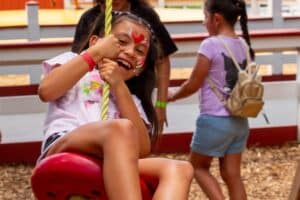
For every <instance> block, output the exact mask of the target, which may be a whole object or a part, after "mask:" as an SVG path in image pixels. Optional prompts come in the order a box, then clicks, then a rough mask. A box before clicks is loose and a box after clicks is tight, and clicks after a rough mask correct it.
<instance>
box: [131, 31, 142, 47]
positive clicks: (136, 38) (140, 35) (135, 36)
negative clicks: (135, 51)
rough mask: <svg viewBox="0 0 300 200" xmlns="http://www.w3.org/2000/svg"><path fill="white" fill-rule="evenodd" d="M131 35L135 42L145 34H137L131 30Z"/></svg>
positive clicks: (138, 41) (139, 40)
mask: <svg viewBox="0 0 300 200" xmlns="http://www.w3.org/2000/svg"><path fill="white" fill-rule="evenodd" d="M131 36H132V39H133V41H134V43H135V44H137V43H140V42H142V41H143V40H144V39H145V36H144V35H143V34H138V33H136V32H132V35H131Z"/></svg>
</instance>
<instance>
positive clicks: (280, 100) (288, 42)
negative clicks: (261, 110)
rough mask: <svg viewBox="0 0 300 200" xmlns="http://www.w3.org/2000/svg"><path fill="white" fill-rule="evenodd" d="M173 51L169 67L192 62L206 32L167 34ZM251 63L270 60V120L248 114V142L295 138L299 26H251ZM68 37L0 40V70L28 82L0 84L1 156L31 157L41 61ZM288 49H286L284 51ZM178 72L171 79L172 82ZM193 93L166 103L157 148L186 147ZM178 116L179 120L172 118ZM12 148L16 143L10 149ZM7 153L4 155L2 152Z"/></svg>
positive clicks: (38, 118)
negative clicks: (288, 69) (288, 66)
mask: <svg viewBox="0 0 300 200" xmlns="http://www.w3.org/2000/svg"><path fill="white" fill-rule="evenodd" d="M172 37H173V39H174V41H175V42H176V44H177V45H178V48H179V51H178V52H177V53H175V54H174V55H172V56H171V63H172V69H173V70H176V69H178V70H181V69H182V68H192V66H193V64H194V62H195V58H196V51H197V49H198V47H199V45H200V43H201V41H202V40H203V39H204V38H206V37H207V34H173V35H172ZM251 38H252V43H253V47H254V49H255V51H256V52H258V53H263V52H269V54H267V55H266V54H261V55H260V54H258V55H257V63H259V64H271V65H272V70H271V71H272V73H271V74H270V75H268V76H264V80H265V82H264V85H265V112H266V113H267V115H268V117H269V120H270V124H267V123H266V122H265V121H264V118H263V117H262V116H261V115H259V116H258V117H257V118H255V119H250V127H251V134H250V138H249V140H248V144H249V145H251V144H256V145H273V144H282V143H284V142H286V141H291V140H297V139H298V123H299V122H298V119H299V117H298V115H299V113H300V112H299V111H298V109H299V105H298V104H299V96H300V95H299V89H298V88H299V83H300V80H299V79H300V78H299V76H297V74H296V73H299V70H298V69H299V68H300V51H299V49H300V30H299V29H276V30H275V29H274V30H272V31H262V30H259V31H251ZM71 42H72V40H70V39H67V40H54V41H44V40H43V41H35V42H28V41H26V42H24V41H23V42H13V43H9V42H6V43H1V44H0V71H1V74H9V73H15V74H18V73H29V74H30V75H31V78H30V79H31V82H30V85H26V86H9V87H0V128H1V132H2V133H3V142H4V144H0V163H1V162H19V161H28V162H34V161H35V159H36V157H37V155H38V153H39V148H40V140H41V139H42V137H43V134H42V126H43V120H44V117H45V112H46V109H47V107H46V104H44V103H41V101H40V100H39V99H38V97H37V95H36V94H37V87H38V83H39V81H40V75H41V61H42V60H44V59H48V58H50V57H52V56H55V55H57V54H59V53H61V52H64V51H66V50H69V49H70V45H71ZM285 51H289V52H292V53H288V54H287V53H285ZM285 63H293V64H294V65H295V69H294V73H293V74H284V73H283V70H282V64H285ZM183 80H184V78H182V79H175V80H172V82H171V87H176V86H178V84H180V83H181V82H182V81H183ZM198 113H199V111H198V100H197V95H193V96H191V97H189V98H186V99H184V100H180V101H178V102H175V103H170V104H169V105H168V122H169V127H166V128H165V133H164V137H163V139H162V141H161V143H160V145H159V146H158V148H157V149H156V151H157V152H186V151H188V150H189V141H190V138H191V134H192V132H193V130H194V121H195V119H196V117H197V115H198ZM179 121H180V123H178V122H179ZM15 149H18V151H16V150H15ZM7 155H10V156H7Z"/></svg>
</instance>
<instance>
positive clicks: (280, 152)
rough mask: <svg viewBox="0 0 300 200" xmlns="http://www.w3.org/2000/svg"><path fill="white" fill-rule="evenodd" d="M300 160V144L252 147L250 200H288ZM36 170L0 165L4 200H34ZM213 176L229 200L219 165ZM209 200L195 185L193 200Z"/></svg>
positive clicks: (245, 172) (247, 162)
mask: <svg viewBox="0 0 300 200" xmlns="http://www.w3.org/2000/svg"><path fill="white" fill-rule="evenodd" d="M155 156H162V157H168V158H173V159H180V160H187V158H188V157H187V154H161V155H155ZM299 160H300V144H299V143H289V144H286V145H283V146H280V147H279V146H276V147H263V148H261V147H260V148H258V147H251V148H249V149H247V150H246V151H245V153H244V157H243V163H242V176H243V180H244V183H245V185H246V190H247V195H248V199H249V200H286V199H287V198H288V195H289V193H290V190H291V187H292V182H293V178H294V176H295V171H296V167H297V161H299ZM32 168H33V166H28V165H20V164H10V165H0V200H33V199H34V198H33V195H32V193H31V188H30V174H31V170H32ZM212 173H213V174H214V175H215V176H216V177H217V179H218V181H219V182H220V183H221V186H222V189H223V191H224V193H225V196H226V197H227V199H228V196H227V193H226V192H227V191H226V186H225V185H224V183H223V182H222V180H221V178H220V176H219V173H218V163H217V161H216V160H214V162H213V166H212ZM199 199H201V200H202V199H206V198H205V196H204V195H203V193H202V192H201V189H200V188H199V187H198V185H197V184H196V183H195V181H194V182H193V184H192V186H191V190H190V197H189V200H199Z"/></svg>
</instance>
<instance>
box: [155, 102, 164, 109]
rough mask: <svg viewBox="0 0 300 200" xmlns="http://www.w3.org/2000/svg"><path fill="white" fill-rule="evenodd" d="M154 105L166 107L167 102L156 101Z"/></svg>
mask: <svg viewBox="0 0 300 200" xmlns="http://www.w3.org/2000/svg"><path fill="white" fill-rule="evenodd" d="M155 106H156V107H159V108H166V107H167V102H165V101H156V103H155Z"/></svg>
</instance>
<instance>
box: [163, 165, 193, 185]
mask: <svg viewBox="0 0 300 200" xmlns="http://www.w3.org/2000/svg"><path fill="white" fill-rule="evenodd" d="M165 170H166V171H165V173H166V174H168V176H172V177H173V179H179V180H180V181H184V180H186V181H188V182H191V181H192V179H193V177H194V169H193V166H192V165H191V164H190V163H189V162H187V161H179V160H172V161H171V162H170V163H169V164H168V166H167V167H166V168H165Z"/></svg>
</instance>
